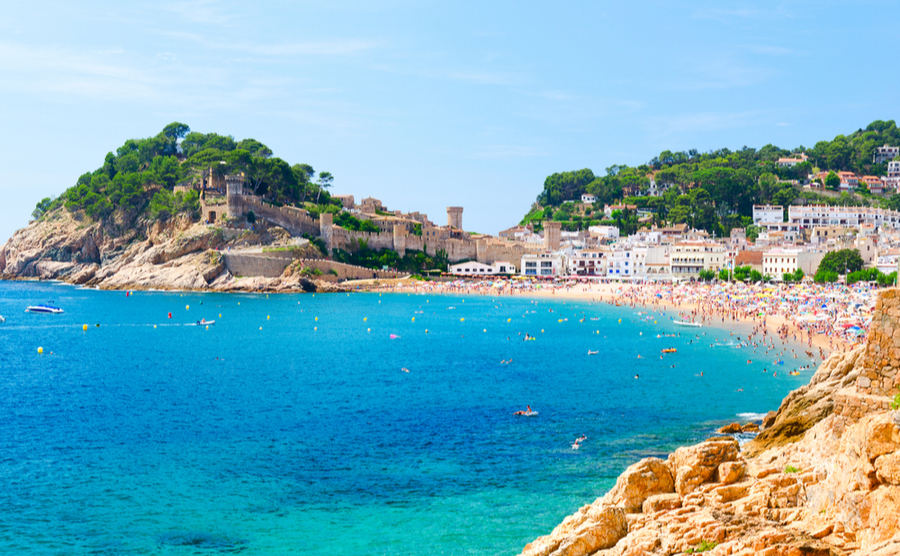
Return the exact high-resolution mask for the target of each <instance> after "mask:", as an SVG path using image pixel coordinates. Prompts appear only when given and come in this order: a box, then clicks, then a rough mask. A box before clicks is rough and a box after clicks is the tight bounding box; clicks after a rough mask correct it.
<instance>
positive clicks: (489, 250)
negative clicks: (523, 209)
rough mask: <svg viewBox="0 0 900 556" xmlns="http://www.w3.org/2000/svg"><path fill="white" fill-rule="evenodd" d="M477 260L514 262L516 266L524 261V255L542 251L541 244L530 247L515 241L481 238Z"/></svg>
mask: <svg viewBox="0 0 900 556" xmlns="http://www.w3.org/2000/svg"><path fill="white" fill-rule="evenodd" d="M476 247H477V256H476V260H477V261H478V262H480V263H484V264H494V263H495V262H498V261H504V262H509V263H513V264H514V265H516V268H518V267H519V264H520V263H521V261H522V255H525V254H527V253H535V252H539V251H541V248H540V247H539V246H535V247H531V248H529V246H528V245H526V244H524V243H517V242H514V241H496V240H495V241H491V240H486V239H479V240H478V242H477V244H476Z"/></svg>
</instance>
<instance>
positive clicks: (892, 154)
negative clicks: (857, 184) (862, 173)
mask: <svg viewBox="0 0 900 556" xmlns="http://www.w3.org/2000/svg"><path fill="white" fill-rule="evenodd" d="M898 156H900V147H889V146H887V145H885V146H883V147H878V148H877V149H875V164H881V163H882V162H887V161H888V160H894V159H895V158H897V157H898Z"/></svg>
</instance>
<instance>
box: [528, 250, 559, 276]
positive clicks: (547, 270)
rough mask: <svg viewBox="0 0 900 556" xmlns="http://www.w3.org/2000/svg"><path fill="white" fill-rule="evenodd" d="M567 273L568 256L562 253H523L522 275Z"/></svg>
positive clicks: (557, 274)
mask: <svg viewBox="0 0 900 556" xmlns="http://www.w3.org/2000/svg"><path fill="white" fill-rule="evenodd" d="M565 273H566V257H565V256H564V255H563V254H562V253H528V254H525V255H522V266H521V267H520V274H521V275H522V276H532V277H534V276H540V277H547V278H550V277H554V276H564V275H565Z"/></svg>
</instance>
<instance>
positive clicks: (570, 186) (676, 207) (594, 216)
mask: <svg viewBox="0 0 900 556" xmlns="http://www.w3.org/2000/svg"><path fill="white" fill-rule="evenodd" d="M883 145H890V146H898V145H900V129H898V128H897V125H896V124H895V122H894V121H893V120H889V121H881V120H878V121H875V122H872V123H871V124H869V125H868V126H867V127H866V128H865V129H860V130H858V131H856V132H854V133H852V134H850V135H846V136H845V135H838V136H837V137H835V138H834V139H833V140H831V141H820V142H818V143H816V144H815V146H813V147H811V148H809V147H804V146H802V145H801V146H799V147H797V148H796V149H792V150H785V149H781V148H779V147H776V146H774V145H766V146H764V147H762V148H761V149H758V150H757V149H753V148H750V147H744V148H742V149H741V150H739V151H731V150H729V149H719V150H716V151H709V152H707V153H700V152H698V151H697V150H694V149H691V150H689V151H682V152H672V151H663V152H662V153H660V154H659V155H658V156H654V157H653V158H652V159H650V161H648V162H647V163H646V164H642V165H640V166H636V167H632V166H627V165H613V166H611V167H609V168H606V173H605V175H603V176H597V175H595V174H594V172H593V171H591V170H590V169H588V168H585V169H582V170H575V171H570V172H560V173H556V174H553V175H551V176H548V177H547V179H546V180H544V189H543V191H541V193H540V194H539V195H538V197H537V202H536V203H535V205H534V206H533V207H532V210H531V211H530V212H529V213H528V214H527V215H525V218H524V219H523V220H522V224H523V225H524V224H528V223H532V224H534V225H535V226H536V227H538V228H540V227H541V225H542V222H543V221H544V220H554V221H560V222H563V228H564V229H568V230H580V229H585V228H587V227H588V226H591V225H596V224H600V223H604V224H614V225H618V226H619V227H620V229H622V231H623V233H625V232H630V231H633V230H635V229H637V226H638V222H637V218H636V216H635V215H634V214H629V213H628V212H627V211H625V212H624V213H623V214H617V215H615V218H614V219H607V220H604V218H605V217H604V215H603V212H602V210H603V206H604V204H614V203H617V202H624V203H626V204H629V205H636V206H637V207H638V208H645V209H649V210H652V211H653V222H654V223H655V224H659V225H662V224H664V223H667V222H668V223H673V224H678V223H683V222H686V223H688V224H690V225H691V226H693V227H696V228H700V229H704V230H707V231H708V232H710V233H716V234H717V235H719V236H721V235H723V234H728V233H729V232H730V230H731V229H732V228H734V227H745V226H748V225H749V224H750V222H751V220H750V217H751V215H752V210H753V205H754V204H765V203H772V204H778V205H785V206H787V205H790V204H792V203H822V204H840V205H848V206H858V205H874V206H884V207H887V208H894V209H898V208H900V196H898V195H894V196H892V197H890V198H882V197H876V196H872V195H871V194H869V192H868V191H867V190H866V189H865V188H864V187H862V188H861V189H860V191H858V192H857V193H852V194H851V193H841V194H838V193H837V192H834V193H828V194H821V193H817V192H811V191H803V189H802V187H801V185H800V184H802V182H803V181H804V180H805V179H806V178H807V176H808V175H809V174H810V172H816V171H823V172H826V171H835V172H838V171H852V172H854V173H856V174H858V175H876V176H883V175H885V173H886V170H887V168H886V164H885V163H882V164H874V163H873V159H874V153H875V149H876V148H877V147H880V146H883ZM799 153H806V155H807V156H808V157H809V160H807V161H805V162H801V163H799V164H797V165H796V166H794V167H784V168H779V167H778V166H777V165H776V161H777V160H778V159H779V158H783V157H790V156H791V155H792V154H799ZM651 181H655V182H656V184H657V186H658V187H659V188H660V189H666V191H665V192H664V193H662V194H661V195H659V196H649V195H647V193H648V191H649V189H650V186H651ZM826 181H828V180H826ZM583 193H588V194H592V195H594V196H595V197H596V201H595V203H594V205H593V207H591V206H589V205H580V203H567V202H566V201H571V200H575V201H578V200H580V198H581V195H582V194H583Z"/></svg>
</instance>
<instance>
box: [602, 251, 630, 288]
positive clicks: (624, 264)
mask: <svg viewBox="0 0 900 556" xmlns="http://www.w3.org/2000/svg"><path fill="white" fill-rule="evenodd" d="M632 276H634V260H633V259H632V257H631V249H626V248H623V247H614V248H613V249H612V250H611V251H610V252H609V260H608V261H607V263H606V277H607V278H628V279H629V280H630V279H631V277H632Z"/></svg>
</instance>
